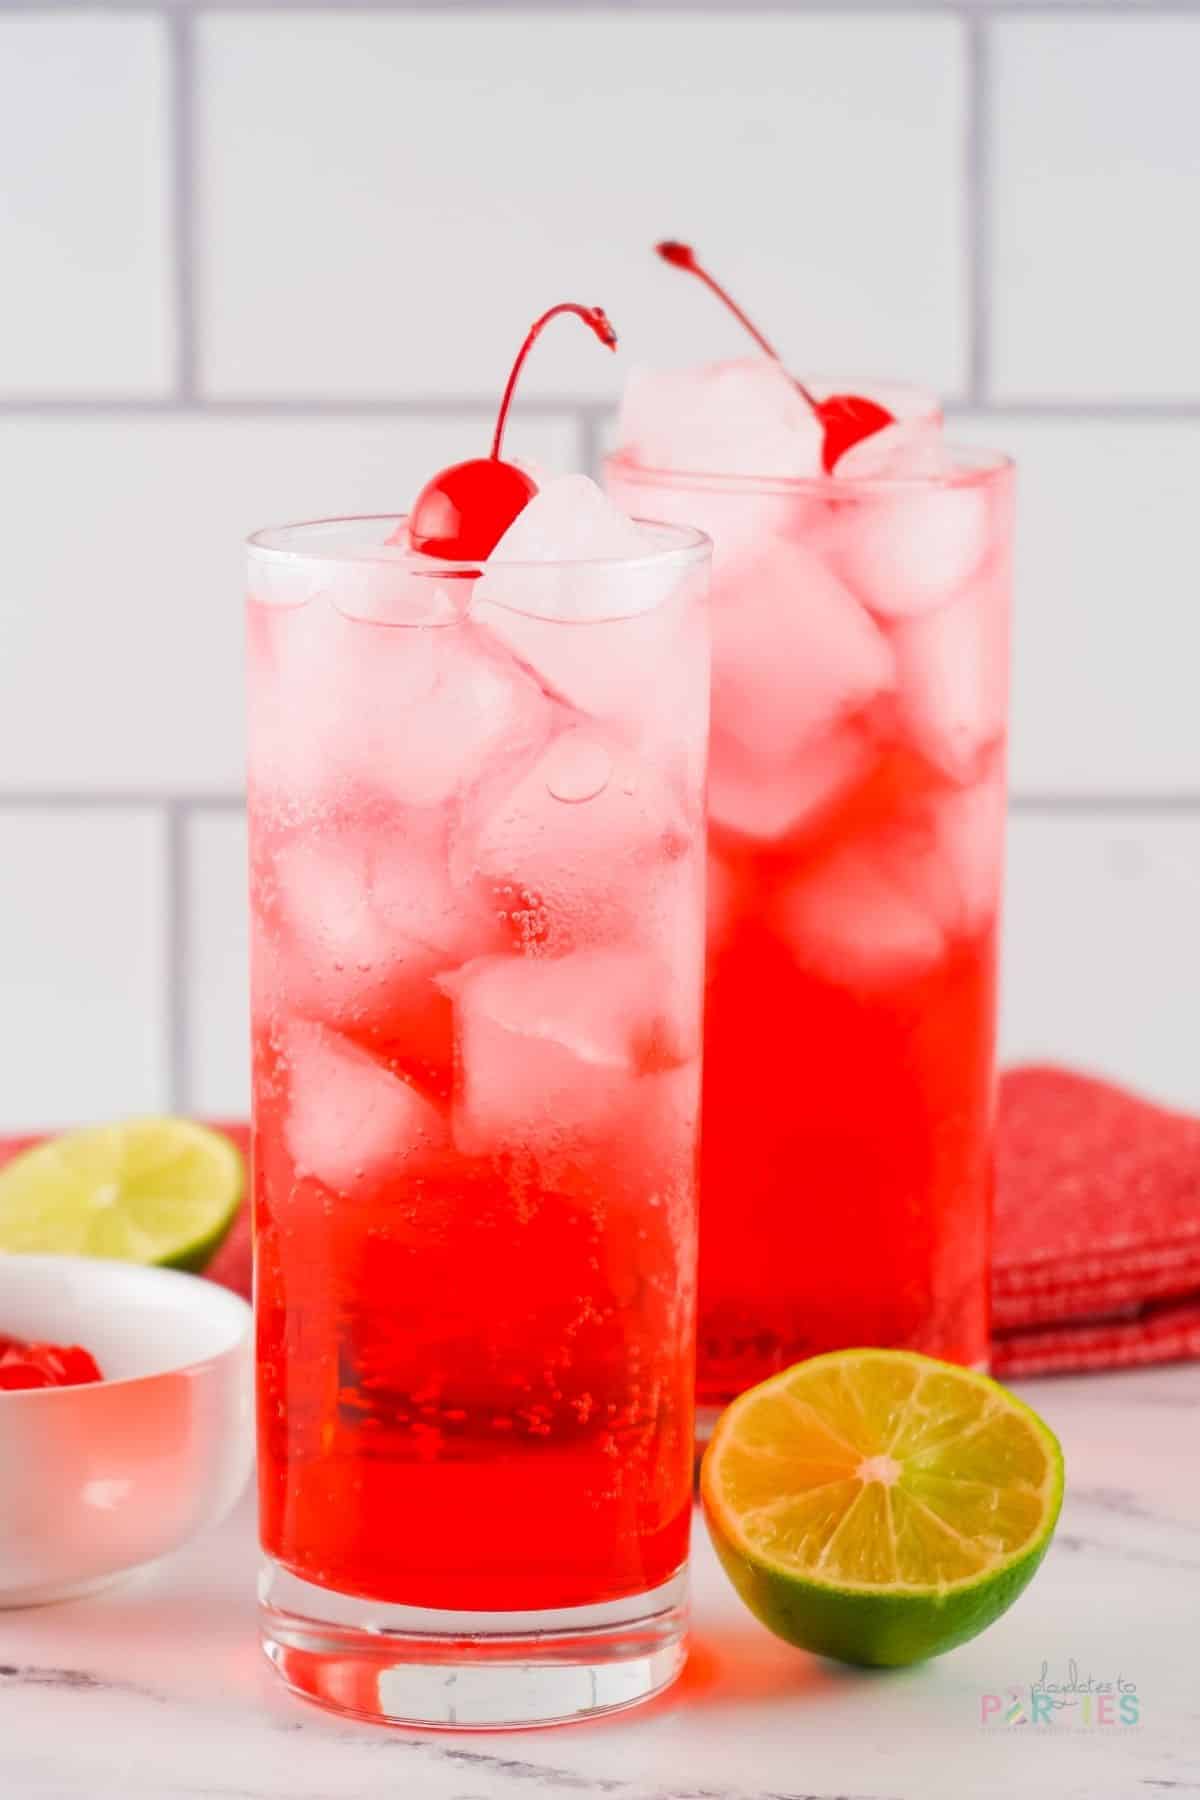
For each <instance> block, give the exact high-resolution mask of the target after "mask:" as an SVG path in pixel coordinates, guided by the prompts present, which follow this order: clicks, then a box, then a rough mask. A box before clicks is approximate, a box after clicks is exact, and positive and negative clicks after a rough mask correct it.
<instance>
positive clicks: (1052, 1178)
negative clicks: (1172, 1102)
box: [992, 1067, 1200, 1376]
mask: <svg viewBox="0 0 1200 1800" xmlns="http://www.w3.org/2000/svg"><path fill="white" fill-rule="evenodd" d="M992 1327H993V1351H992V1355H993V1364H994V1367H995V1370H996V1373H997V1374H1001V1375H1012V1376H1016V1375H1035V1374H1043V1373H1058V1372H1065V1371H1067V1370H1070V1369H1107V1368H1122V1367H1129V1366H1132V1365H1135V1364H1138V1363H1152V1362H1168V1361H1173V1360H1175V1359H1177V1358H1180V1357H1188V1356H1200V1119H1195V1118H1191V1117H1189V1116H1187V1115H1186V1114H1183V1113H1178V1112H1171V1111H1168V1109H1167V1108H1165V1107H1161V1106H1155V1105H1153V1104H1151V1103H1150V1102H1149V1101H1146V1100H1141V1099H1139V1098H1138V1097H1137V1096H1136V1095H1133V1094H1130V1093H1127V1092H1126V1091H1124V1090H1123V1089H1121V1088H1118V1087H1115V1086H1113V1084H1112V1083H1111V1082H1107V1081H1099V1080H1096V1079H1095V1078H1094V1077H1092V1076H1088V1075H1077V1074H1074V1073H1072V1072H1071V1071H1070V1070H1067V1069H1056V1068H1042V1067H1030V1068H1021V1069H1012V1070H1010V1071H1009V1072H1008V1074H1007V1075H1005V1076H1004V1077H1003V1078H1002V1079H1001V1083H1000V1111H999V1121H998V1129H997V1175H996V1231H995V1242H994V1246H993V1260H992Z"/></svg>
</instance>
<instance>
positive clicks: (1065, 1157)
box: [0, 1067, 1200, 1377]
mask: <svg viewBox="0 0 1200 1800" xmlns="http://www.w3.org/2000/svg"><path fill="white" fill-rule="evenodd" d="M219 1129H221V1130H223V1131H227V1132H228V1133H229V1135H230V1137H232V1138H233V1139H234V1140H235V1142H236V1143H237V1144H238V1145H239V1147H240V1148H241V1149H242V1150H243V1152H244V1151H246V1150H247V1148H248V1138H249V1133H248V1131H247V1129H246V1127H245V1126H244V1125H237V1124H228V1123H224V1124H221V1125H220V1126H219ZM36 1142H38V1139H37V1138H36V1137H22V1138H8V1139H0V1164H3V1163H4V1162H5V1161H7V1159H8V1157H10V1156H12V1155H15V1154H16V1152H17V1151H18V1150H23V1149H24V1148H25V1147H26V1146H27V1145H28V1144H31V1143H36ZM208 1274H209V1276H210V1277H211V1279H212V1280H214V1281H219V1282H221V1283H222V1285H223V1286H225V1287H229V1288H233V1289H234V1290H235V1291H236V1292H238V1293H240V1294H247V1295H248V1294H249V1292H250V1209H249V1206H243V1208H242V1210H241V1212H240V1214H239V1215H238V1218H237V1219H236V1220H235V1222H234V1225H233V1229H232V1230H231V1232H230V1234H229V1236H228V1237H227V1238H226V1240H225V1242H224V1244H223V1245H222V1246H221V1248H220V1250H219V1251H218V1252H217V1254H216V1256H215V1257H214V1259H213V1261H212V1263H211V1265H210V1266H209V1269H208ZM992 1313H993V1328H994V1331H993V1344H992V1363H993V1369H994V1371H995V1373H996V1374H997V1375H1003V1376H1009V1377H1015V1376H1023V1375H1044V1374H1063V1373H1066V1372H1068V1371H1069V1370H1085V1369H1109V1368H1124V1367H1131V1366H1133V1365H1136V1364H1139V1363H1156V1362H1171V1361H1176V1360H1178V1359H1180V1358H1183V1357H1193V1356H1194V1357H1200V1119H1194V1118H1189V1117H1188V1116H1187V1115H1185V1114H1183V1113H1178V1112H1171V1111H1168V1110H1167V1109H1166V1108H1165V1107H1161V1106H1155V1105H1152V1104H1151V1103H1150V1102H1149V1101H1146V1100H1141V1099H1139V1098H1137V1097H1136V1096H1135V1095H1133V1094H1130V1093H1126V1092H1124V1091H1123V1090H1122V1089H1120V1088H1118V1087H1114V1086H1113V1085H1112V1084H1111V1083H1110V1082H1107V1081H1099V1080H1096V1079H1095V1078H1093V1077H1092V1076H1088V1075H1077V1074H1073V1073H1072V1072H1071V1071H1070V1070H1067V1069H1056V1068H1048V1067H1047V1068H1040V1067H1028V1068H1019V1069H1010V1070H1009V1071H1008V1073H1007V1074H1005V1075H1003V1076H1002V1077H1001V1079H1000V1103H999V1116H998V1125H997V1194H996V1229H995V1242H994V1251H993V1268H992Z"/></svg>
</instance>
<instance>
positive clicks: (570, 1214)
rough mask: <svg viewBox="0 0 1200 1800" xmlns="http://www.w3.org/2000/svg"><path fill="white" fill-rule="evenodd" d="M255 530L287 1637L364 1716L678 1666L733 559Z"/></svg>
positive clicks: (261, 1153) (258, 1098)
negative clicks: (711, 826) (705, 1032)
mask: <svg viewBox="0 0 1200 1800" xmlns="http://www.w3.org/2000/svg"><path fill="white" fill-rule="evenodd" d="M397 524H398V521H397V520H396V519H394V518H389V519H351V520H332V521H324V522H320V523H314V524H308V525H298V526H292V527H288V528H285V529H282V530H278V531H268V532H262V533H260V534H259V535H258V536H256V537H255V538H253V539H251V541H250V547H249V589H250V593H249V606H248V621H249V623H248V630H249V682H250V726H251V729H250V855H251V897H252V908H253V921H254V923H253V979H252V985H253V1031H254V1209H255V1233H256V1237H255V1278H256V1302H257V1331H258V1408H259V1411H258V1417H259V1488H260V1519H261V1539H262V1547H263V1559H264V1560H263V1575H262V1582H261V1587H260V1594H261V1601H262V1614H261V1616H262V1631H263V1638H264V1643H265V1647H266V1650H267V1653H268V1655H269V1656H270V1657H271V1659H272V1660H273V1661H274V1662H275V1664H276V1666H277V1667H278V1668H279V1669H280V1671H281V1673H282V1674H283V1676H284V1678H285V1680H287V1681H288V1682H289V1683H290V1684H291V1685H292V1686H293V1687H295V1688H297V1689H299V1690H302V1691H303V1692H305V1693H306V1694H308V1695H310V1696H311V1697H313V1698H316V1699H318V1700H322V1701H324V1702H326V1703H327V1704H329V1705H332V1706H335V1707H338V1708H340V1709H342V1710H344V1711H347V1712H353V1713H357V1714H361V1715H364V1716H369V1717H373V1718H387V1719H394V1720H407V1721H413V1722H429V1723H438V1724H456V1725H487V1726H497V1725H511V1724H525V1723H532V1722H536V1721H540V1720H549V1719H556V1718H567V1717H578V1716H582V1715H585V1714H589V1713H598V1712H604V1711H607V1710H609V1709H611V1708H614V1707H618V1706H625V1705H629V1704H630V1703H632V1702H634V1701H636V1700H639V1699H641V1698H643V1697H644V1696H645V1695H647V1694H649V1693H652V1692H654V1691H655V1690H656V1689H658V1688H660V1687H662V1686H663V1685H665V1683H667V1682H668V1681H670V1680H671V1679H672V1677H673V1676H674V1675H675V1674H676V1673H677V1672H678V1670H679V1668H680V1666H681V1665H682V1661H683V1657H684V1654H685V1651H684V1622H685V1601H686V1565H687V1552H688V1527H689V1517H690V1511H691V1483H692V1442H693V1382H694V1332H695V1321H694V1311H695V1308H694V1294H695V1255H696V1218H695V1210H696V1154H697V1148H696V1146H697V1115H698V1111H699V1081H700V1009H701V996H702V983H703V934H704V924H703V919H704V891H703V882H704V856H703V846H704V803H703V794H704V776H705V754H706V737H707V714H708V657H709V652H708V608H707V583H708V553H709V546H708V544H707V541H706V540H705V539H704V538H703V536H702V535H701V534H700V533H698V532H695V531H684V530H679V529H677V528H675V527H670V526H664V527H662V528H652V530H651V533H650V536H649V538H648V550H647V554H646V555H645V556H644V557H641V558H632V559H626V560H613V561H608V562H590V563H583V562H580V563H574V564H571V563H532V564H526V565H520V564H513V563H508V564H497V563H496V561H494V560H493V561H492V562H491V563H489V565H488V566H487V569H486V572H485V573H484V574H483V575H482V576H480V574H479V570H478V567H471V566H467V565H463V566H461V567H460V566H456V565H454V564H450V563H435V562H432V561H431V560H430V559H427V558H421V557H415V556H413V555H412V554H411V553H410V552H409V551H407V550H406V549H400V548H397V547H394V546H393V545H392V544H391V542H390V541H389V540H390V539H391V537H392V535H393V533H394V531H395V529H396V527H397Z"/></svg>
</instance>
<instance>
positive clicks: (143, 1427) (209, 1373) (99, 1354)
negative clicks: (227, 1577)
mask: <svg viewBox="0 0 1200 1800" xmlns="http://www.w3.org/2000/svg"><path fill="white" fill-rule="evenodd" d="M250 1321H251V1314H250V1308H249V1307H248V1306H247V1305H246V1303H245V1301H244V1300H239V1299H238V1297H237V1295H236V1294H231V1293H228V1292H227V1291H226V1289H224V1288H220V1287H215V1286H214V1285H213V1284H212V1282H209V1281H201V1280H200V1279H199V1278H198V1277H196V1276H194V1275H178V1274H176V1273H175V1272H174V1271H173V1270H170V1269H143V1268H138V1267H135V1266H134V1265H133V1264H130V1263H119V1262H101V1261H97V1260H96V1259H94V1258H91V1257H83V1256H0V1333H4V1334H7V1335H9V1336H11V1337H19V1338H26V1339H31V1340H37V1339H41V1340H43V1341H48V1342H50V1343H59V1344H82V1345H83V1347H84V1349H85V1350H90V1351H91V1352H92V1355H93V1356H94V1357H95V1358H96V1361H97V1362H98V1363H99V1365H100V1368H101V1370H102V1371H103V1373H104V1376H105V1379H104V1380H103V1381H101V1382H92V1383H89V1384H87V1385H86V1386H83V1387H67V1388H30V1389H18V1390H16V1391H13V1392H5V1391H0V1606H36V1605H39V1604H40V1603H41V1602H43V1601H47V1600H66V1599H69V1598H72V1597H74V1596H75V1595H78V1594H82V1593H87V1592H89V1591H90V1590H91V1589H93V1588H97V1587H102V1586H103V1585H104V1584H105V1583H106V1582H108V1581H111V1580H113V1579H114V1577H116V1576H118V1575H121V1574H124V1573H126V1572H127V1571H129V1570H131V1569H136V1568H139V1567H141V1565H142V1564H144V1563H149V1562H153V1561H155V1560H156V1558H158V1557H160V1556H165V1555H166V1554H167V1552H168V1551H170V1550H176V1549H178V1547H179V1546H180V1544H183V1543H186V1542H187V1540H188V1538H190V1537H192V1536H193V1535H194V1534H195V1533H196V1532H197V1531H200V1530H202V1529H203V1528H204V1527H205V1526H206V1525H213V1524H215V1523H216V1522H217V1520H219V1519H221V1518H223V1517H224V1516H225V1514H226V1513H227V1512H228V1511H229V1509H230V1507H231V1506H232V1505H233V1503H234V1501H235V1500H236V1499H237V1497H238V1495H239V1494H240V1493H241V1491H242V1488H243V1487H244V1486H245V1483H246V1477H247V1475H248V1474H249V1472H250V1464H251V1461H252V1459H253V1449H254V1436H253V1421H252V1416H251V1367H250V1363H251V1333H250Z"/></svg>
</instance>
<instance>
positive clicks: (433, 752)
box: [360, 621, 555, 807]
mask: <svg viewBox="0 0 1200 1800" xmlns="http://www.w3.org/2000/svg"><path fill="white" fill-rule="evenodd" d="M431 635H432V636H433V639H434V645H433V680H432V682H431V684H430V686H429V688H428V690H427V691H426V692H425V694H424V695H423V696H421V697H420V698H419V699H417V700H415V701H414V702H412V703H410V704H407V705H403V704H401V705H392V706H390V707H389V708H388V709H387V711H386V715H385V716H383V717H381V718H380V719H379V720H378V729H377V731H375V733H374V734H373V736H372V737H371V740H370V743H369V746H368V754H367V756H366V765H367V767H368V769H369V770H370V771H371V775H372V778H373V779H374V780H375V781H377V782H378V783H379V784H380V785H381V786H382V787H383V788H385V789H386V791H387V793H388V794H389V796H390V797H391V798H392V799H394V800H396V801H398V802H400V803H401V804H402V805H405V806H417V807H421V806H425V807H432V806H440V805H444V804H445V803H446V802H448V801H453V800H456V799H458V798H459V797H460V796H461V795H462V794H464V793H465V792H466V790H467V789H468V788H469V787H471V786H472V785H473V784H474V783H475V782H476V781H477V780H478V779H479V776H480V774H481V772H482V771H483V770H485V769H487V768H488V767H490V766H491V765H492V764H493V763H494V762H495V761H496V760H497V759H499V758H501V757H508V756H512V755H517V754H520V753H522V752H525V751H527V750H529V749H530V748H532V747H533V746H534V745H536V744H538V743H541V742H544V741H545V739H546V738H547V737H548V735H549V733H550V731H551V729H552V727H553V723H554V716H555V714H554V707H553V704H552V703H551V701H550V700H549V699H548V697H547V695H546V693H545V692H544V690H543V689H542V687H541V686H540V684H539V683H538V681H537V680H536V679H535V678H534V677H533V676H531V675H530V674H529V673H528V671H526V670H524V669H522V668H520V667H519V666H518V664H517V663H516V662H515V661H514V660H513V658H512V657H511V656H510V655H509V654H508V653H507V651H506V650H504V649H503V647H502V646H499V645H497V644H496V643H495V642H494V641H493V640H492V639H491V638H490V637H489V636H488V634H487V633H486V632H484V631H481V630H479V629H478V627H476V626H475V625H473V624H471V623H469V622H465V621H464V622H462V623H460V624H458V625H455V626H453V627H449V628H446V629H443V630H438V631H435V632H434V633H432V634H431ZM360 730H361V728H360Z"/></svg>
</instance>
